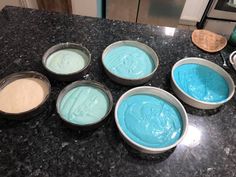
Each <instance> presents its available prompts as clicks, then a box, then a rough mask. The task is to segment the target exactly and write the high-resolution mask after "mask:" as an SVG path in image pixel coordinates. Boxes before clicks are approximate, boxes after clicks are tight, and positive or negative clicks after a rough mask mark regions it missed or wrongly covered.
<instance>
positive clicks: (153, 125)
mask: <svg viewBox="0 0 236 177" xmlns="http://www.w3.org/2000/svg"><path fill="white" fill-rule="evenodd" d="M118 120H119V124H120V126H121V128H122V130H123V131H124V132H125V133H126V135H127V136H128V137H129V138H131V139H132V140H133V141H135V142H136V143H138V144H141V145H144V146H146V147H153V148H163V147H167V146H170V145H172V144H174V143H175V142H176V141H177V140H178V139H179V138H180V137H181V135H182V129H183V123H182V118H181V115H180V113H179V112H178V110H177V109H176V108H175V106H173V105H172V104H170V103H168V102H166V101H165V100H163V99H161V98H159V97H157V96H154V95H147V94H137V95H133V96H129V97H128V98H126V99H125V100H123V102H121V104H120V106H119V108H118Z"/></svg>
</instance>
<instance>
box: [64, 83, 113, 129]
mask: <svg viewBox="0 0 236 177" xmlns="http://www.w3.org/2000/svg"><path fill="white" fill-rule="evenodd" d="M108 106H109V101H108V97H107V95H106V94H105V93H104V92H103V91H102V90H101V89H99V88H95V87H91V86H79V87H76V88H74V89H72V90H70V91H69V92H68V93H67V94H66V95H65V96H64V97H63V99H62V101H61V104H60V114H61V115H62V116H63V118H65V119H66V120H68V121H69V122H72V123H75V124H79V125H86V124H92V123H96V122H98V121H100V120H101V119H102V118H103V117H104V116H105V115H106V113H107V111H108Z"/></svg>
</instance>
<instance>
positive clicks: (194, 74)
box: [174, 64, 229, 102]
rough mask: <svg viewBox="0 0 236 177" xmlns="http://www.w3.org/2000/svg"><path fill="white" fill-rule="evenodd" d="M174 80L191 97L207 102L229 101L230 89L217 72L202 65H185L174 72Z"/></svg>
mask: <svg viewBox="0 0 236 177" xmlns="http://www.w3.org/2000/svg"><path fill="white" fill-rule="evenodd" d="M174 80H175V82H176V83H177V85H178V86H179V87H180V88H181V89H182V90H183V91H184V92H185V93H186V94H188V95H189V96H191V97H193V98H195V99H197V100H200V101H205V102H221V101H224V100H225V99H227V97H228V95H229V87H228V84H227V82H226V80H225V79H224V78H223V77H222V76H221V75H220V74H218V73H217V72H216V71H214V70H212V69H211V68H209V67H206V66H203V65H200V64H183V65H181V66H179V67H177V68H176V69H175V70H174Z"/></svg>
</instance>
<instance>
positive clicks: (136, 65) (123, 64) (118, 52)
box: [104, 45, 154, 79]
mask: <svg viewBox="0 0 236 177" xmlns="http://www.w3.org/2000/svg"><path fill="white" fill-rule="evenodd" d="M104 65H105V66H106V68H107V69H108V70H109V71H110V72H111V73H113V74H115V75H117V76H120V77H123V78H128V79H138V78H142V77H145V76H147V75H149V74H150V73H152V71H153V70H154V63H153V60H152V58H151V57H150V56H149V55H148V54H147V53H146V52H145V51H143V50H141V49H140V48H137V47H133V46H128V45H127V46H120V47H117V48H114V49H112V50H111V51H110V52H108V54H107V55H106V56H105V58H104Z"/></svg>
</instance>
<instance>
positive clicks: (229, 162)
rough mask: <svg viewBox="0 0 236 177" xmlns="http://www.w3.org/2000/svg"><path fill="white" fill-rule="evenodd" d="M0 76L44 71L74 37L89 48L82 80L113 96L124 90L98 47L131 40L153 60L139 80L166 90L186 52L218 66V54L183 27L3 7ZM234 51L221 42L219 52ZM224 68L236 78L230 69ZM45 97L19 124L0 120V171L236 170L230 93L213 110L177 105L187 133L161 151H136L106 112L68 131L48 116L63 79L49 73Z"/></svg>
mask: <svg viewBox="0 0 236 177" xmlns="http://www.w3.org/2000/svg"><path fill="white" fill-rule="evenodd" d="M0 24H1V25H0V78H2V77H4V76H6V75H8V74H10V73H13V72H17V71H24V70H35V71H39V72H41V73H43V74H45V75H47V73H46V72H45V70H44V69H43V67H42V64H41V58H42V56H43V54H44V52H45V51H46V50H47V49H48V48H49V47H51V46H52V45H55V44H57V43H60V42H75V43H80V44H82V45H84V46H86V47H87V48H88V49H89V50H90V51H91V53H92V62H93V64H92V68H91V71H90V73H89V75H88V76H86V78H85V79H89V80H90V79H91V80H96V81H99V82H101V83H103V84H105V85H106V86H107V87H108V88H109V89H110V90H111V92H112V94H113V97H114V101H115V102H116V101H117V99H118V98H119V97H120V96H121V94H122V93H124V92H125V91H127V90H128V89H130V87H123V86H120V85H118V84H115V83H113V82H112V81H110V80H109V79H108V77H107V76H106V75H105V73H104V71H103V69H102V67H101V63H100V58H101V54H102V51H103V50H104V49H105V47H106V46H107V45H109V44H111V43H112V42H115V41H118V40H127V39H128V40H137V41H140V42H143V43H145V44H147V45H149V46H150V47H152V48H153V49H154V50H155V51H156V52H157V54H158V56H159V57H160V66H159V68H158V70H157V72H156V74H155V75H154V77H153V79H152V80H151V81H150V82H148V83H146V84H145V85H152V86H155V87H160V88H162V89H165V90H167V91H169V92H171V93H172V89H171V87H170V71H171V67H172V66H173V64H174V63H175V62H176V61H178V60H180V59H182V58H184V57H187V56H189V57H190V56H195V57H202V58H206V59H208V60H210V61H213V62H215V63H217V64H219V65H220V66H222V63H223V62H222V59H221V57H220V54H219V53H215V54H209V53H205V52H203V51H201V50H200V49H198V48H197V47H196V46H194V45H193V44H192V42H191V31H186V30H179V29H170V28H165V27H158V26H152V25H142V24H134V23H127V22H121V21H112V20H106V19H98V18H90V17H82V16H71V15H65V14H60V13H49V12H45V11H38V10H32V9H23V8H15V7H5V8H4V9H3V10H2V12H1V13H0ZM232 50H235V49H233V48H232V47H230V46H227V47H226V48H225V49H224V50H223V52H222V54H223V55H224V56H225V57H226V58H227V57H228V55H229V53H230V52H231V51H232ZM228 72H229V73H230V75H231V76H232V78H233V79H234V81H236V73H235V71H233V69H232V68H230V69H228ZM50 81H51V84H52V95H51V98H50V100H49V105H47V106H45V111H44V112H43V113H41V114H40V115H38V116H37V117H35V118H34V119H31V120H29V121H27V122H11V121H5V120H2V119H1V120H0V176H4V177H8V176H18V177H21V176H40V177H52V176H56V177H60V176H63V177H64V176H68V177H69V176H70V177H71V176H83V177H86V176H119V177H121V176H136V177H138V176H146V177H151V176H162V177H167V176H168V177H172V176H173V177H177V176H181V177H184V176H186V177H199V176H201V177H202V176H205V177H206V176H219V177H221V176H224V177H233V176H236V170H235V168H236V101H235V96H234V97H233V98H232V99H231V100H230V101H229V102H228V103H226V104H225V105H223V106H222V107H220V108H219V109H215V110H209V111H204V110H198V109H195V108H192V107H190V106H188V105H186V104H183V105H184V106H185V108H186V111H187V113H188V116H189V132H188V135H187V137H186V139H185V140H184V141H183V142H182V143H181V144H180V145H178V146H177V147H176V148H175V149H173V150H172V151H170V152H168V153H164V154H161V155H152V156H151V155H144V154H140V153H138V152H136V151H134V150H133V149H131V148H130V147H129V146H128V145H127V144H126V143H124V141H123V140H122V138H121V137H120V135H119V133H118V130H117V128H116V126H115V123H114V116H113V113H111V114H110V116H109V121H108V122H106V123H105V124H104V126H102V127H100V128H99V129H97V130H95V131H93V132H86V133H85V132H81V131H79V130H78V131H75V130H70V129H68V128H67V127H65V125H64V124H63V123H62V121H61V120H60V119H59V117H58V115H57V114H56V110H55V99H56V98H57V95H58V93H59V92H60V90H61V89H62V88H63V87H65V86H66V85H67V83H62V82H57V81H55V80H54V79H50Z"/></svg>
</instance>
